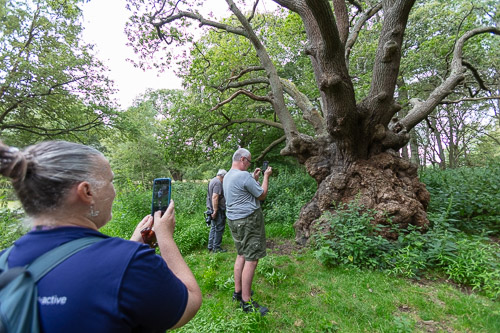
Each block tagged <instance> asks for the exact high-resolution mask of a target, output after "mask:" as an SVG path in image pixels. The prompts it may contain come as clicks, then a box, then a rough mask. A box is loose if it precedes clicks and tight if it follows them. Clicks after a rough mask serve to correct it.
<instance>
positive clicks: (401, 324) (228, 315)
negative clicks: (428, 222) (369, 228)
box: [177, 232, 500, 332]
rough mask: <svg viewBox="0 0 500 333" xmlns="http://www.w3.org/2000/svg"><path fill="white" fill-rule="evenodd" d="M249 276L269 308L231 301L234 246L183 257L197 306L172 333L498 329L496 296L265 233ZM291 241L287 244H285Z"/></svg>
mask: <svg viewBox="0 0 500 333" xmlns="http://www.w3.org/2000/svg"><path fill="white" fill-rule="evenodd" d="M271 241H272V243H274V244H275V245H276V248H277V249H280V248H281V247H280V244H282V245H286V246H285V248H286V249H288V250H287V251H286V253H283V251H282V250H268V256H267V257H265V258H263V259H261V261H260V262H259V265H258V269H257V272H256V275H255V279H254V283H253V289H254V291H255V293H254V298H255V300H257V301H258V302H259V303H260V304H262V305H265V306H267V307H269V309H270V313H269V314H268V315H267V316H265V317H261V316H260V315H258V314H246V313H243V312H242V311H241V310H240V309H239V307H238V304H237V303H236V302H234V301H232V298H231V296H232V292H233V288H234V284H233V264H234V259H235V255H236V254H235V252H234V247H233V246H232V244H231V243H232V242H231V239H230V235H229V234H228V233H227V232H226V234H225V236H224V242H223V245H224V246H225V247H226V248H228V249H229V252H227V253H218V254H208V253H207V252H206V251H205V250H202V249H200V250H197V251H193V252H191V253H190V254H188V255H187V256H186V260H187V262H188V264H189V266H190V267H191V268H192V270H193V272H194V274H195V276H196V278H197V280H198V282H199V284H200V287H201V288H202V292H203V305H202V307H201V309H200V311H199V312H198V314H197V315H196V316H195V318H194V319H193V320H191V321H190V322H189V323H188V324H187V325H186V326H184V327H182V328H180V329H178V330H177V331H178V332H497V330H498V327H499V326H498V325H499V324H500V303H499V302H495V301H493V300H491V299H488V298H487V297H485V296H482V295H478V294H476V293H469V292H464V290H461V289H460V288H458V287H456V286H455V285H453V284H450V283H448V282H446V281H444V280H436V281H430V280H420V281H417V280H411V279H404V278H400V277H394V276H392V275H390V274H387V273H384V272H379V271H372V270H365V269H357V268H354V267H345V266H344V267H334V268H332V267H328V266H325V265H322V264H320V263H318V261H317V259H316V258H315V255H314V253H313V251H312V250H310V249H298V248H295V247H294V246H292V245H293V244H290V240H284V239H271ZM290 248H291V250H290Z"/></svg>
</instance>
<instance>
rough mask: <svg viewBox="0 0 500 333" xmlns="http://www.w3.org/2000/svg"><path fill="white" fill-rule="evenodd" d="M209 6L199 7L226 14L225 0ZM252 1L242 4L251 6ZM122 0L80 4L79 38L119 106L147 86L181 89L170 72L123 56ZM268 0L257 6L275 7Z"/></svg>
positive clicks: (128, 103) (124, 15) (126, 14)
mask: <svg viewBox="0 0 500 333" xmlns="http://www.w3.org/2000/svg"><path fill="white" fill-rule="evenodd" d="M207 3H210V6H209V7H208V6H204V8H203V10H206V11H213V12H214V14H215V15H216V17H220V16H225V15H228V9H227V8H228V7H227V3H226V1H225V0H208V1H207ZM252 3H253V1H248V2H246V3H245V4H246V5H247V6H249V5H250V6H251V5H252ZM125 5H126V2H125V0H91V1H89V2H87V3H85V4H83V5H82V7H81V8H82V10H83V27H84V30H83V39H84V40H85V41H86V42H87V43H90V44H94V45H95V46H96V56H97V57H98V58H99V59H100V60H101V61H102V62H104V64H105V65H106V66H107V67H108V68H109V70H110V73H109V75H108V76H109V78H110V79H112V80H113V81H114V83H115V88H116V89H118V93H117V94H116V95H115V96H114V97H115V98H116V99H117V100H118V102H119V103H120V105H121V107H122V109H126V108H128V107H129V106H132V104H133V101H134V99H135V98H136V97H138V96H139V95H140V94H143V93H144V92H145V91H146V90H147V89H148V88H152V89H181V88H182V87H181V80H180V79H179V78H178V77H176V76H175V74H174V73H173V71H171V70H170V71H169V70H165V71H164V72H163V73H158V72H156V71H154V70H148V71H147V72H144V71H143V70H142V69H139V68H135V67H134V66H133V65H132V63H130V62H128V61H127V60H126V59H127V58H134V57H135V55H134V52H133V50H132V48H131V47H129V46H127V45H126V43H127V36H126V35H125V32H124V29H125V23H126V21H127V19H128V17H129V16H130V12H129V11H128V10H127V9H126V8H125ZM275 7H276V6H275V5H273V3H272V2H271V1H260V3H259V8H262V9H264V10H266V9H267V10H269V9H272V8H275Z"/></svg>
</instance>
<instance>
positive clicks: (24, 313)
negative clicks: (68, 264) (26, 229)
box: [0, 237, 103, 333]
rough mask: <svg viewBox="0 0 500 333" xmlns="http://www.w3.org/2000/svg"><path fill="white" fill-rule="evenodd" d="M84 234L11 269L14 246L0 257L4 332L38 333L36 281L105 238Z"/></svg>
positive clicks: (0, 309)
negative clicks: (11, 255)
mask: <svg viewBox="0 0 500 333" xmlns="http://www.w3.org/2000/svg"><path fill="white" fill-rule="evenodd" d="M102 239H103V238H100V237H84V238H79V239H75V240H73V241H70V242H67V243H64V244H62V245H61V246H58V247H56V248H55V249H53V250H51V251H48V252H46V253H44V254H42V255H41V256H40V257H38V258H37V259H35V260H34V261H33V262H32V263H31V264H29V265H26V266H20V267H12V268H8V265H7V258H8V256H9V253H10V251H11V250H12V248H13V247H14V246H11V247H10V248H8V249H7V250H6V251H5V252H4V253H3V254H2V255H1V256H0V333H7V332H8V333H11V332H12V333H24V332H31V333H38V332H40V326H39V324H38V304H37V303H38V290H37V285H36V283H37V282H38V280H40V278H42V277H43V276H44V275H45V274H46V273H48V272H49V271H50V270H51V269H52V268H54V267H55V266H57V265H58V264H59V263H61V262H62V261H64V260H65V259H67V258H68V257H70V256H71V255H73V254H75V253H76V252H78V251H80V250H82V249H84V248H86V247H88V246H90V245H91V244H93V243H95V242H98V241H100V240H102Z"/></svg>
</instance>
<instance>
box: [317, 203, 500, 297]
mask: <svg viewBox="0 0 500 333" xmlns="http://www.w3.org/2000/svg"><path fill="white" fill-rule="evenodd" d="M449 208H450V205H448V208H445V209H443V211H442V214H434V215H433V216H432V217H433V224H432V227H431V229H430V230H428V231H427V232H426V233H421V232H420V230H418V229H417V228H411V227H410V228H409V230H407V231H405V233H403V231H400V232H399V234H400V236H399V237H398V239H397V240H396V241H388V240H386V239H383V238H382V237H380V236H379V235H378V233H377V231H378V230H377V228H376V227H374V226H373V225H372V224H371V221H372V220H373V219H372V216H373V212H370V211H369V210H363V208H362V207H361V206H357V205H356V203H355V202H353V203H350V204H349V205H347V206H346V207H345V208H343V209H337V211H336V212H335V214H332V213H329V212H327V213H325V214H323V216H322V217H321V218H322V219H326V220H327V221H328V222H329V223H330V229H329V230H328V231H326V232H324V233H323V234H318V235H316V236H315V238H314V244H315V246H316V250H315V254H316V257H317V258H318V260H320V261H321V262H322V263H323V264H325V265H331V266H338V265H345V266H354V267H358V268H369V269H380V270H384V271H386V272H388V273H389V274H394V275H400V276H404V277H408V278H417V279H418V278H420V277H421V276H423V275H424V274H426V273H427V272H430V271H431V270H435V271H437V272H442V273H444V274H445V275H446V276H447V278H449V279H451V280H453V281H455V282H456V283H459V284H463V285H469V286H472V287H473V288H474V289H477V290H480V291H482V292H484V293H485V294H486V295H487V296H488V297H491V298H495V299H496V298H499V296H500V251H499V246H498V245H497V244H492V243H490V242H489V241H488V239H487V238H485V237H481V236H477V235H476V236H475V235H467V234H465V233H464V232H463V231H460V230H458V229H456V228H454V227H453V225H454V222H455V220H452V221H451V222H450V221H449V220H448V219H447V214H448V212H449Z"/></svg>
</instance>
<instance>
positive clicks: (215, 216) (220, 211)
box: [207, 169, 227, 253]
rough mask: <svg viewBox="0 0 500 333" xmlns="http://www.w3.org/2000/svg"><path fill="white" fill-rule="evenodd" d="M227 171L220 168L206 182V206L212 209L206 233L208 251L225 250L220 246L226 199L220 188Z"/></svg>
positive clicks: (224, 224) (224, 222)
mask: <svg viewBox="0 0 500 333" xmlns="http://www.w3.org/2000/svg"><path fill="white" fill-rule="evenodd" d="M226 173H227V171H226V170H224V169H220V170H219V171H218V172H217V176H216V177H214V178H213V179H212V180H211V181H210V183H209V184H208V192H207V208H208V209H209V210H211V211H212V222H211V224H210V233H209V235H208V251H211V252H214V253H215V252H226V250H225V249H223V248H221V244H222V235H223V234H224V230H225V228H226V200H225V199H224V191H223V190H222V182H223V180H224V176H225V175H226Z"/></svg>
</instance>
